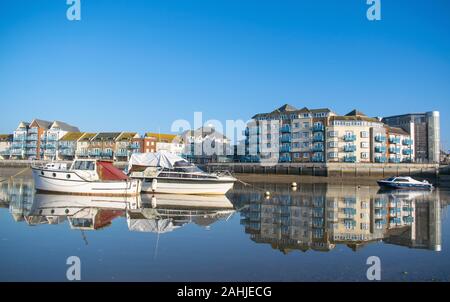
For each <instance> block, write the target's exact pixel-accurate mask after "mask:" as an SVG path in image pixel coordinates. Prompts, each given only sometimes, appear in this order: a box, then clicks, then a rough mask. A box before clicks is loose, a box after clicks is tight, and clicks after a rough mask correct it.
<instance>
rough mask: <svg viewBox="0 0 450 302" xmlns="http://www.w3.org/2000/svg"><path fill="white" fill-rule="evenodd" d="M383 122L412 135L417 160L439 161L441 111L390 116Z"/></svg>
mask: <svg viewBox="0 0 450 302" xmlns="http://www.w3.org/2000/svg"><path fill="white" fill-rule="evenodd" d="M383 122H384V123H385V124H387V125H389V126H391V127H398V128H402V129H403V130H404V131H406V132H407V133H409V134H410V135H411V139H412V140H413V141H414V142H415V144H414V148H413V149H414V154H415V161H416V162H419V163H420V162H432V163H438V162H439V156H440V150H441V148H440V147H441V135H440V113H439V111H431V112H425V113H411V114H403V115H395V116H389V117H385V118H383Z"/></svg>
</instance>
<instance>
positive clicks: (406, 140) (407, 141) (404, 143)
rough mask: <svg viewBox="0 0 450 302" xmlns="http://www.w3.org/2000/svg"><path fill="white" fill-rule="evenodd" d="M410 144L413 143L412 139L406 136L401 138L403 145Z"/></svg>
mask: <svg viewBox="0 0 450 302" xmlns="http://www.w3.org/2000/svg"><path fill="white" fill-rule="evenodd" d="M412 144H413V141H412V139H409V138H407V139H404V140H403V145H405V146H411V145H412Z"/></svg>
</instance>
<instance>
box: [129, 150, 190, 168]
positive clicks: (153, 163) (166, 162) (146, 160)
mask: <svg viewBox="0 0 450 302" xmlns="http://www.w3.org/2000/svg"><path fill="white" fill-rule="evenodd" d="M180 162H185V163H188V161H187V160H185V159H184V158H182V157H180V156H178V155H175V154H173V153H170V152H167V151H159V152H156V153H134V154H132V155H131V158H130V161H129V163H128V171H131V170H132V167H133V166H144V167H160V168H167V169H173V168H174V167H175V166H177V165H179V164H180ZM176 163H178V164H177V165H175V164H176Z"/></svg>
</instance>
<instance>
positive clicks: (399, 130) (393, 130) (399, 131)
mask: <svg viewBox="0 0 450 302" xmlns="http://www.w3.org/2000/svg"><path fill="white" fill-rule="evenodd" d="M386 128H387V130H388V133H393V134H400V135H404V136H408V135H410V134H409V133H408V132H406V131H405V130H403V129H402V128H398V127H388V126H387V127H386Z"/></svg>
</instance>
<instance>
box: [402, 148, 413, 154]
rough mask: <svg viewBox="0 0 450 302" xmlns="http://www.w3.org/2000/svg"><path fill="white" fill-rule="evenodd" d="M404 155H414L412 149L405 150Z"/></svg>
mask: <svg viewBox="0 0 450 302" xmlns="http://www.w3.org/2000/svg"><path fill="white" fill-rule="evenodd" d="M403 155H412V150H411V149H403Z"/></svg>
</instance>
